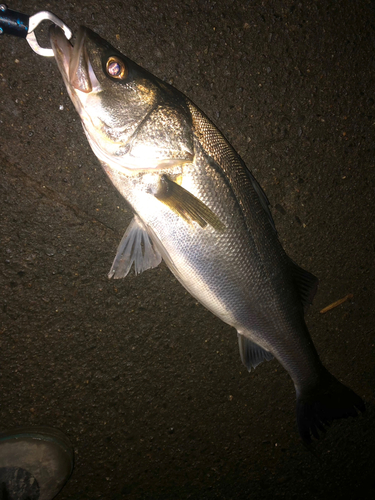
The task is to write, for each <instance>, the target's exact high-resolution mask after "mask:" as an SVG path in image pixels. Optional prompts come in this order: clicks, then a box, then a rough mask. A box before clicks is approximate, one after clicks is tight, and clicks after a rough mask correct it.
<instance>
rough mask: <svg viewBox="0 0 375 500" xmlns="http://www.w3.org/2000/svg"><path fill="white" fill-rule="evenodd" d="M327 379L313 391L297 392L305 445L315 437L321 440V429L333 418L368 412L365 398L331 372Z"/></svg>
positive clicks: (354, 415)
mask: <svg viewBox="0 0 375 500" xmlns="http://www.w3.org/2000/svg"><path fill="white" fill-rule="evenodd" d="M327 378H328V380H327ZM327 378H326V377H324V382H321V383H320V384H319V386H318V387H316V388H314V389H313V390H310V391H306V392H303V391H302V392H301V393H298V392H297V426H298V431H299V434H300V436H301V438H302V440H303V442H304V443H305V444H310V443H311V436H313V437H315V438H316V439H319V431H322V432H324V431H325V427H326V426H329V425H330V424H331V422H332V421H333V420H338V419H340V418H347V417H357V416H358V412H357V410H359V411H361V412H364V411H365V404H364V402H363V400H362V399H361V398H360V397H359V396H358V395H357V394H356V393H355V392H354V391H352V390H351V389H349V387H346V386H345V385H344V384H342V383H341V382H339V381H338V380H337V379H336V378H335V377H334V376H333V375H331V374H330V373H329V372H327Z"/></svg>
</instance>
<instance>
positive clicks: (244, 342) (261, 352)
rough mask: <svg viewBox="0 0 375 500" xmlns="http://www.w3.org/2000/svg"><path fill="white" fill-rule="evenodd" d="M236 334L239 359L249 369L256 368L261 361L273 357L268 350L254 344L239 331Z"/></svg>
mask: <svg viewBox="0 0 375 500" xmlns="http://www.w3.org/2000/svg"><path fill="white" fill-rule="evenodd" d="M237 335H238V347H239V349H240V356H241V361H242V363H243V364H244V365H245V366H246V368H247V369H248V370H249V371H251V369H252V368H256V367H257V366H258V365H260V363H262V362H263V361H270V360H271V359H273V355H272V354H271V353H270V352H269V351H266V350H265V349H263V348H262V347H260V346H259V345H258V344H255V342H252V341H251V340H250V339H248V338H247V337H245V336H244V335H242V334H241V333H237Z"/></svg>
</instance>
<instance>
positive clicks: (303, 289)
mask: <svg viewBox="0 0 375 500" xmlns="http://www.w3.org/2000/svg"><path fill="white" fill-rule="evenodd" d="M289 260H290V269H291V273H292V276H293V281H294V284H295V286H296V288H297V290H298V291H299V294H300V298H301V302H302V305H303V308H304V310H305V311H306V309H307V308H308V307H309V305H310V304H312V301H313V299H314V297H315V294H316V291H317V289H318V283H319V280H318V278H317V277H316V276H314V275H313V274H311V273H309V272H308V271H306V270H305V269H302V267H300V266H298V265H297V264H296V263H295V262H293V260H292V259H291V258H289Z"/></svg>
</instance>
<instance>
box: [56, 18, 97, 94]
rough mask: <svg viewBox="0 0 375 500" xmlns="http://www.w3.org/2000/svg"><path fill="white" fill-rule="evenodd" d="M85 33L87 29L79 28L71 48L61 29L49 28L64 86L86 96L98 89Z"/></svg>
mask: <svg viewBox="0 0 375 500" xmlns="http://www.w3.org/2000/svg"><path fill="white" fill-rule="evenodd" d="M87 32H88V30H87V28H85V27H84V26H80V28H79V30H78V34H77V38H76V42H75V44H74V46H73V45H72V44H71V43H70V41H69V40H68V39H67V38H66V36H65V34H64V32H63V30H62V29H61V28H59V27H58V26H56V25H52V26H51V27H50V42H51V45H52V49H53V53H54V56H55V59H56V62H57V65H58V67H59V69H60V72H61V74H62V76H63V78H64V81H65V84H66V85H67V87H68V88H70V89H71V91H73V92H74V91H80V92H84V93H86V94H88V93H90V92H92V91H93V90H98V89H99V88H100V84H99V81H98V79H97V78H96V75H95V73H94V70H93V68H92V65H91V63H90V58H89V55H88V51H87V44H86V40H87Z"/></svg>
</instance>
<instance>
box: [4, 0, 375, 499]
mask: <svg viewBox="0 0 375 500" xmlns="http://www.w3.org/2000/svg"><path fill="white" fill-rule="evenodd" d="M9 3H11V5H10V6H11V7H12V8H13V9H15V10H20V11H22V12H25V13H28V14H33V13H35V12H37V11H39V10H44V9H48V10H50V11H52V12H54V13H55V14H57V15H58V16H59V17H61V18H62V19H63V20H64V21H65V22H66V23H67V24H68V25H69V26H70V27H71V28H72V29H73V31H74V32H76V31H77V28H78V26H79V25H80V24H84V25H86V26H88V27H90V28H92V29H93V30H95V31H97V32H98V33H99V34H100V35H101V36H103V37H104V38H106V39H108V40H109V41H110V42H111V43H112V44H113V45H115V46H116V47H118V48H119V49H120V50H121V51H122V52H123V53H124V54H126V55H127V56H129V57H130V58H132V59H133V60H135V61H136V62H138V63H139V64H140V65H141V66H144V67H145V68H147V69H148V70H150V71H151V72H153V73H155V74H156V75H157V76H159V77H161V78H162V79H164V80H166V81H168V82H170V83H172V84H173V85H174V86H176V87H177V88H179V89H180V90H181V91H183V92H184V93H186V94H187V95H188V96H189V97H190V98H191V99H192V100H193V101H194V102H195V103H196V104H197V105H198V106H199V107H200V108H202V110H203V111H204V112H205V113H206V114H207V115H208V116H209V117H211V118H212V120H213V121H214V122H215V123H216V124H217V126H218V127H219V128H220V130H222V131H223V132H224V134H225V135H226V136H227V137H228V139H229V141H230V142H231V143H232V144H233V146H234V147H235V149H237V151H238V152H239V153H240V154H241V156H242V157H243V159H244V160H245V162H246V163H247V165H248V166H249V167H250V168H251V170H252V171H253V173H254V175H255V176H256V178H257V179H258V181H259V182H260V184H261V185H262V186H263V188H264V190H265V191H266V193H267V195H268V197H269V199H270V202H271V206H272V212H273V215H274V218H275V222H276V225H277V228H278V231H279V235H280V239H281V240H282V242H283V244H284V246H285V248H286V250H287V251H288V253H289V254H290V255H291V256H292V258H293V259H294V260H295V261H297V262H298V263H299V264H300V265H302V266H304V267H305V268H307V269H309V270H310V271H311V272H312V273H314V274H315V275H317V276H318V277H319V279H320V288H319V291H318V294H317V296H316V298H315V303H314V305H313V306H312V307H311V308H310V310H309V312H308V315H307V323H308V326H309V329H310V331H311V335H312V338H313V340H314V342H315V344H316V346H317V348H318V351H319V353H320V355H321V358H322V360H323V361H324V363H325V365H326V366H327V367H328V368H329V369H330V370H331V371H332V372H333V373H334V374H335V375H336V376H337V377H338V378H339V379H340V380H342V381H344V382H345V383H346V384H348V385H350V387H352V388H353V389H354V390H355V391H356V392H357V393H358V394H360V395H361V396H362V397H363V398H364V399H365V400H366V402H367V412H366V413H365V414H364V415H363V416H361V417H360V418H358V419H356V420H354V419H349V420H346V421H341V422H337V423H335V424H334V425H332V427H331V428H330V429H329V431H328V432H327V434H326V436H325V437H324V439H321V440H320V441H319V442H317V444H316V445H315V453H314V454H313V453H310V452H308V451H306V450H305V448H304V447H303V446H302V444H301V442H300V440H299V437H298V434H297V431H296V424H295V394H294V388H293V385H292V383H291V380H290V378H289V376H288V375H287V373H286V372H285V371H284V370H283V369H282V368H281V366H280V365H279V364H278V363H277V361H271V362H268V363H263V364H262V365H260V366H259V367H258V368H257V369H256V370H255V371H254V372H252V373H250V374H248V373H247V372H246V370H245V369H244V367H243V366H242V365H241V362H240V358H239V354H238V349H237V339H236V334H235V331H234V330H232V329H231V328H229V327H228V326H226V325H225V324H223V323H222V322H221V321H220V320H218V319H217V318H215V317H214V316H213V315H212V314H211V313H209V312H207V311H206V310H205V309H204V308H203V307H202V306H200V305H199V304H197V303H196V301H195V300H194V299H193V298H192V297H190V296H189V295H188V294H187V292H185V290H184V289H183V288H182V287H181V286H180V284H179V283H178V282H177V281H176V280H175V279H174V277H173V276H172V275H171V273H170V272H169V270H168V269H167V268H166V266H165V265H164V264H162V265H160V266H159V267H158V268H157V269H154V270H151V271H147V272H145V273H144V274H142V275H140V276H137V277H136V276H134V274H131V275H129V276H128V277H127V278H126V279H124V280H121V281H113V280H108V278H107V273H108V271H109V269H110V266H111V263H112V260H113V257H114V255H115V252H116V248H117V244H118V242H119V240H120V239H121V236H122V234H123V232H124V230H125V229H126V227H127V225H128V223H129V221H130V220H131V217H132V214H131V211H130V209H129V207H128V205H127V204H126V202H125V201H124V200H123V199H121V197H120V196H119V194H117V192H116V191H115V189H114V188H113V187H112V186H111V185H110V183H109V181H108V180H107V178H106V177H105V174H104V173H103V171H102V169H101V167H100V164H99V163H98V161H97V160H96V158H95V157H94V155H93V154H92V152H91V150H90V148H89V145H88V143H87V141H86V138H85V136H84V134H83V131H82V128H81V125H80V120H79V119H78V116H77V114H76V112H75V110H74V109H73V106H72V104H71V102H70V101H69V98H68V96H67V93H66V91H65V88H64V85H63V82H62V79H61V76H60V74H59V72H58V70H57V67H56V64H55V62H54V60H53V59H46V58H42V57H40V56H38V55H36V54H34V53H33V52H32V51H31V49H30V48H29V46H28V45H27V43H26V42H25V41H23V40H21V39H16V38H11V37H5V36H2V37H1V38H0V53H1V55H0V113H1V115H0V120H1V121H0V168H1V173H0V179H1V180H0V184H1V185H0V190H1V195H0V207H1V208H0V210H1V212H0V228H1V230H0V231H1V233H0V235H1V236H0V237H1V248H0V251H1V259H0V280H1V287H0V293H1V328H0V345H1V351H0V360H1V370H0V371H1V376H0V394H1V406H0V428H1V430H6V429H11V428H13V427H15V426H19V425H23V426H24V425H49V426H53V427H57V428H59V429H61V430H62V431H63V432H65V433H66V434H67V436H68V437H69V438H70V440H71V441H72V443H73V445H74V448H75V457H76V463H75V469H74V473H73V475H72V477H71V479H70V481H69V483H68V484H67V485H66V487H65V488H64V489H63V491H62V492H61V494H60V495H59V496H58V497H57V498H58V500H68V499H74V500H96V499H103V500H115V499H116V500H119V499H132V500H133V499H134V500H141V499H160V500H162V499H163V500H164V499H171V500H172V499H185V498H186V499H187V498H190V499H210V500H211V499H236V500H237V499H238V500H242V499H248V498H251V499H254V500H258V499H266V498H275V497H276V498H279V497H280V498H288V499H289V498H296V499H299V498H307V499H322V498H337V499H346V498H353V497H354V495H355V496H356V497H357V496H358V497H360V498H365V499H367V498H374V495H375V483H374V463H375V431H374V418H375V412H374V406H373V404H374V387H375V369H374V333H375V329H374V328H375V327H374V319H375V312H374V310H375V295H374V278H375V244H374V241H375V239H374V237H375V226H374V207H375V203H374V194H375V192H374V186H375V183H374V162H375V159H374V158H375V157H374V152H375V133H374V132H375V96H374V83H375V71H374V57H373V54H374V43H375V33H374V30H375V27H374V25H375V6H374V2H372V1H369V0H368V1H367V0H358V1H356V2H353V1H351V0H346V1H345V0H336V1H334V0H324V1H323V0H322V1H311V2H302V1H301V2H299V1H298V0H295V1H294V0H275V1H271V0H270V1H265V0H263V1H262V0H254V1H252V2H241V1H239V0H235V1H231V0H225V1H222V0H218V1H217V2H215V1H211V0H207V1H203V0H202V1H199V2H198V1H197V2H193V1H191V0H186V1H184V2H183V1H179V0H177V1H176V0H173V1H171V0H165V1H163V2H160V1H156V0H149V1H146V0H145V1H142V0H138V1H137V0H127V1H126V2H120V1H115V0H111V1H108V2H97V1H95V0H91V1H90V2H88V1H80V2H78V1H77V2H74V1H68V0H58V1H49V2H48V3H46V2H42V1H38V2H35V1H31V0H27V1H22V2H21V1H17V0H14V1H12V2H9ZM40 36H42V38H43V33H42V32H41V35H40ZM349 293H350V294H352V295H353V297H352V299H351V300H349V301H347V302H345V303H344V304H343V305H341V306H339V307H337V308H335V309H334V310H332V311H330V312H328V313H326V314H320V312H319V311H320V310H321V309H322V308H323V307H324V306H327V305H328V304H330V303H332V302H334V301H336V300H337V299H340V298H342V297H345V296H346V295H347V294H349Z"/></svg>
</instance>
